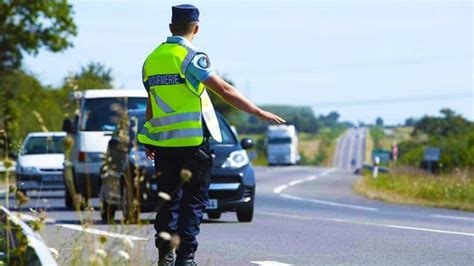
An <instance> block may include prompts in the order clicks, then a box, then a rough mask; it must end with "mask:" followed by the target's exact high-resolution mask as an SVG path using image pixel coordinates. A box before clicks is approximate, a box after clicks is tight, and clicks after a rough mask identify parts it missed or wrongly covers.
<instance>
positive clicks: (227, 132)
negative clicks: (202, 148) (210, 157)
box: [211, 116, 237, 145]
mask: <svg viewBox="0 0 474 266" xmlns="http://www.w3.org/2000/svg"><path fill="white" fill-rule="evenodd" d="M217 118H218V121H219V127H220V129H221V135H222V142H217V141H215V140H212V141H211V144H212V145H216V144H236V143H237V140H236V139H235V136H234V133H233V132H232V129H231V128H230V126H229V124H228V123H227V122H226V121H225V120H224V119H223V118H222V117H221V116H217Z"/></svg>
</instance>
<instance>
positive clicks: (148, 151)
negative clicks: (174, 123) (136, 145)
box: [145, 148, 155, 160]
mask: <svg viewBox="0 0 474 266" xmlns="http://www.w3.org/2000/svg"><path fill="white" fill-rule="evenodd" d="M145 154H146V157H147V158H148V159H150V160H155V150H153V149H150V148H145Z"/></svg>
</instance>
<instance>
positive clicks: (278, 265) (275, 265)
mask: <svg viewBox="0 0 474 266" xmlns="http://www.w3.org/2000/svg"><path fill="white" fill-rule="evenodd" d="M250 263H252V264H257V265H264V266H291V264H287V263H283V262H278V261H271V260H264V261H251V262H250Z"/></svg>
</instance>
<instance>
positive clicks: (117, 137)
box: [99, 110, 255, 222]
mask: <svg viewBox="0 0 474 266" xmlns="http://www.w3.org/2000/svg"><path fill="white" fill-rule="evenodd" d="M129 117H130V122H129V125H130V127H129V128H128V129H125V130H122V133H121V134H120V133H119V132H118V131H116V132H115V133H114V134H113V135H114V136H113V137H112V139H111V140H110V141H109V145H108V148H107V155H106V156H107V158H108V159H106V160H105V163H104V165H103V167H102V170H101V180H102V185H101V189H100V196H99V198H100V200H101V203H102V208H101V217H102V219H103V221H104V222H110V221H112V220H113V219H114V217H115V212H116V211H117V210H118V209H122V212H123V216H124V218H125V220H127V221H134V220H136V219H137V218H138V214H139V213H140V212H150V211H156V208H157V202H158V194H157V193H158V189H159V188H158V184H157V182H156V179H155V178H154V162H153V161H151V160H149V159H147V158H146V156H145V148H144V147H143V146H141V145H137V144H136V141H135V139H136V132H137V130H139V129H140V128H141V127H142V126H143V124H144V121H145V111H144V110H136V111H129ZM218 120H219V124H220V127H221V131H222V137H223V141H222V143H217V142H213V143H212V149H213V150H214V153H215V155H216V157H215V158H214V165H213V167H212V169H211V183H210V191H209V197H210V199H209V202H208V206H207V209H206V212H207V215H208V217H209V218H210V219H219V218H220V216H221V213H223V212H229V211H231V212H236V213H237V218H238V221H239V222H250V221H252V218H253V212H254V200H255V175H254V170H253V168H252V165H251V163H250V161H249V158H248V156H247V153H246V151H245V149H249V148H251V147H252V146H253V141H252V140H251V139H243V140H242V141H241V142H240V143H239V142H238V141H237V135H236V134H235V132H233V131H232V129H231V127H230V126H229V124H228V123H227V122H226V121H225V119H224V118H223V116H222V115H220V114H218ZM122 124H125V123H122ZM118 128H120V127H118ZM124 132H127V133H128V136H127V137H124V135H126V134H124ZM137 166H138V167H139V169H137ZM132 184H140V185H139V186H133V185H132ZM134 202H138V203H139V204H138V205H137V208H133V207H131V206H134V205H133V203H134Z"/></svg>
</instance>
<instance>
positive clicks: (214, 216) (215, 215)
mask: <svg viewBox="0 0 474 266" xmlns="http://www.w3.org/2000/svg"><path fill="white" fill-rule="evenodd" d="M207 217H208V218H209V219H220V218H221V213H220V212H208V213H207Z"/></svg>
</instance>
